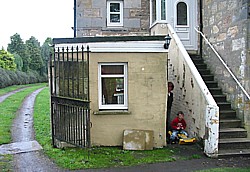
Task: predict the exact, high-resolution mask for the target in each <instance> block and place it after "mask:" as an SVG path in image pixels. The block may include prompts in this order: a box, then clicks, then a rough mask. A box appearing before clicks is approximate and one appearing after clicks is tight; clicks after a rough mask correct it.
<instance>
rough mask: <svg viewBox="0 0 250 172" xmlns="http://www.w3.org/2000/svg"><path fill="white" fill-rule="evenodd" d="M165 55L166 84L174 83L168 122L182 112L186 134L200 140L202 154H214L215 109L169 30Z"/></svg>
mask: <svg viewBox="0 0 250 172" xmlns="http://www.w3.org/2000/svg"><path fill="white" fill-rule="evenodd" d="M168 29H169V34H170V36H171V37H172V40H171V43H170V47H169V53H168V81H171V82H173V83H174V85H175V88H174V90H173V93H174V101H173V107H172V111H171V112H172V113H171V120H172V119H173V118H174V117H175V116H176V115H175V114H177V112H178V111H180V110H181V111H183V112H184V114H185V119H186V122H187V128H186V130H187V131H188V133H189V135H190V136H191V137H192V136H194V137H196V138H198V139H200V140H203V141H204V152H205V153H206V154H207V155H208V156H210V157H216V156H217V154H218V138H219V134H218V133H219V108H218V106H217V105H216V103H215V101H214V99H213V97H212V95H211V94H210V92H209V90H208V88H207V86H206V84H205V83H204V81H203V80H202V78H201V76H200V74H199V72H198V71H197V69H196V67H195V66H194V64H193V62H192V60H191V59H190V57H189V55H188V53H187V51H186V50H185V48H184V46H183V44H182V43H181V41H180V39H179V37H178V36H177V35H176V33H175V32H174V30H173V28H172V27H171V26H170V25H168Z"/></svg>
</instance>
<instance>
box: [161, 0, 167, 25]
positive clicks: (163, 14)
mask: <svg viewBox="0 0 250 172" xmlns="http://www.w3.org/2000/svg"><path fill="white" fill-rule="evenodd" d="M161 20H166V4H165V0H161Z"/></svg>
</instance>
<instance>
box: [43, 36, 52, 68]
mask: <svg viewBox="0 0 250 172" xmlns="http://www.w3.org/2000/svg"><path fill="white" fill-rule="evenodd" d="M51 44H52V39H51V38H47V39H46V40H45V41H44V43H43V45H42V47H41V54H42V59H43V64H44V66H43V68H42V73H47V72H48V61H49V58H50V54H51V53H53V47H51V46H50V45H51Z"/></svg>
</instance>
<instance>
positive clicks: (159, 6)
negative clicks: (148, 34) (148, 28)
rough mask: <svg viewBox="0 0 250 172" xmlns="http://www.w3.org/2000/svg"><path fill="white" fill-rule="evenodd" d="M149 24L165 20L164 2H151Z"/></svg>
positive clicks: (156, 0) (155, 0) (161, 0)
mask: <svg viewBox="0 0 250 172" xmlns="http://www.w3.org/2000/svg"><path fill="white" fill-rule="evenodd" d="M150 6H151V8H150V11H151V24H153V23H154V22H156V21H160V20H166V0H160V1H158V0H151V1H150Z"/></svg>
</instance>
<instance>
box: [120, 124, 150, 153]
mask: <svg viewBox="0 0 250 172" xmlns="http://www.w3.org/2000/svg"><path fill="white" fill-rule="evenodd" d="M153 146H154V132H153V131H152V130H133V129H130V130H124V133H123V149H124V150H152V149H153Z"/></svg>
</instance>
